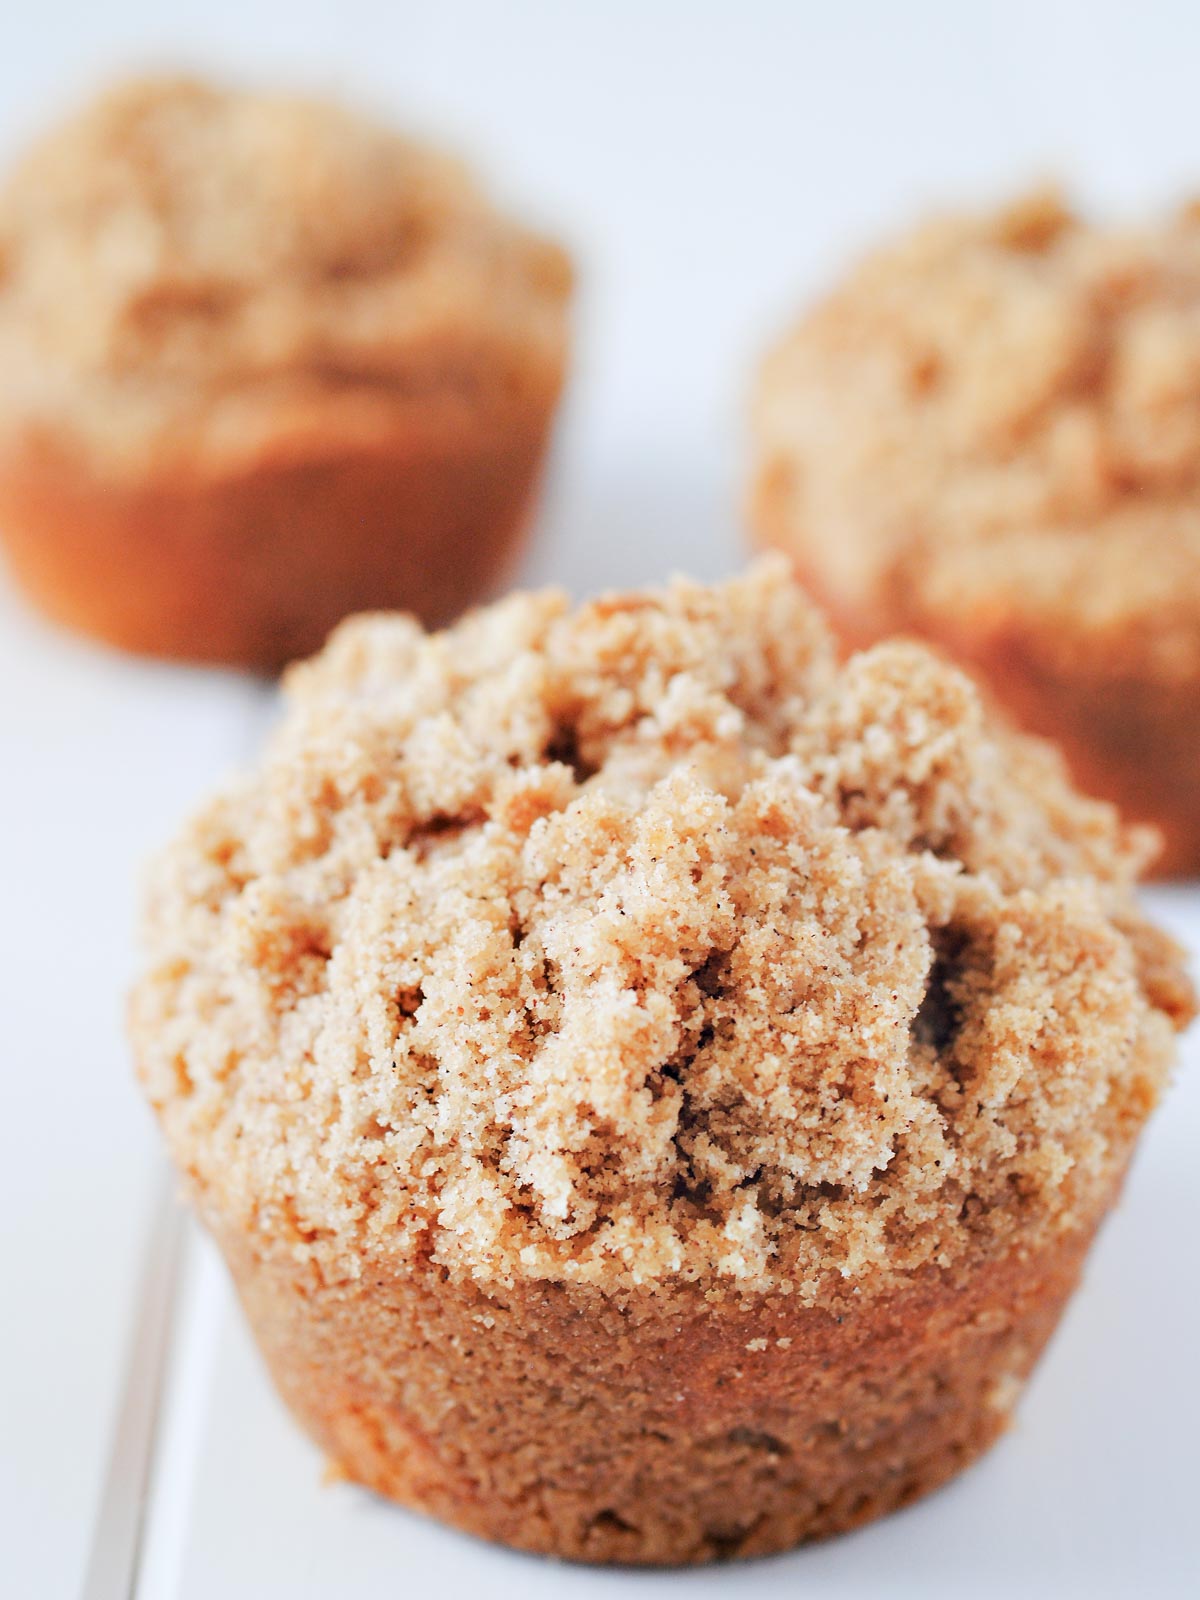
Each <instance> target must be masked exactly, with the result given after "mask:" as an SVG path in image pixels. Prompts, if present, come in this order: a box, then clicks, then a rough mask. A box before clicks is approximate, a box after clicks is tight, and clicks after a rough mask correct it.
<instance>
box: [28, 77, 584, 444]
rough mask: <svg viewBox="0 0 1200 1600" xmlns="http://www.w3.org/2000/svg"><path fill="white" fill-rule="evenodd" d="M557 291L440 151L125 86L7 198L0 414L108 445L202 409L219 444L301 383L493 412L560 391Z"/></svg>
mask: <svg viewBox="0 0 1200 1600" xmlns="http://www.w3.org/2000/svg"><path fill="white" fill-rule="evenodd" d="M569 285H570V269H569V266H568V264H567V261H566V258H565V257H564V255H563V254H562V252H561V251H560V250H559V249H558V248H557V246H555V245H552V244H551V243H549V242H548V241H547V240H544V239H541V238H538V237H536V236H535V235H533V234H531V233H528V232H526V231H525V230H523V229H521V228H519V227H518V226H516V225H515V224H513V223H511V222H509V221H508V220H507V219H506V218H504V217H503V216H502V215H501V214H500V213H499V212H497V211H496V210H495V209H494V208H493V207H492V206H491V204H490V203H489V202H488V200H487V199H486V198H485V196H484V195H483V194H482V193H481V191H480V190H479V188H478V187H477V185H476V183H475V182H474V180H473V179H472V178H471V176H470V175H469V174H468V173H467V171H466V170H465V169H464V168H463V167H462V166H461V165H460V164H459V163H458V162H457V161H455V160H453V159H451V158H450V157H448V156H445V155H443V154H441V153H440V152H438V151H437V150H434V149H431V148H429V147H428V146H425V145H422V144H418V143H415V142H413V141H412V140H409V139H406V138H403V137H401V136H399V135H398V134H396V133H394V132H393V131H392V130H391V129H390V128H387V127H385V126H383V125H381V124H379V123H376V122H373V121H371V120H369V119H368V118H366V117H363V116H359V115H356V114H353V113H352V112H350V111H348V110H346V109H344V108H342V107H339V106H337V105H334V104H329V103H325V102H322V101H319V100H311V99H303V98H299V97H296V96H287V95H283V94H263V93H251V92H247V91H242V90H234V89H226V88H220V87H217V86H214V85H211V84H207V83H203V82H199V81H195V80H191V79H180V78H162V79H157V78H156V79H147V80H144V81H137V82H133V83H130V84H127V85H123V86H121V87H119V88H117V89H115V90H113V91H111V92H110V93H108V94H107V95H105V96H104V97H102V98H101V99H100V100H99V101H97V102H96V103H94V104H92V105H91V106H89V107H87V108H86V109H85V110H83V111H82V112H81V113H80V114H78V115H77V116H76V117H74V118H73V119H71V120H69V121H68V122H66V123H65V124H64V125H63V126H62V127H60V128H59V129H58V130H56V131H55V132H53V133H52V134H50V135H49V136H48V137H46V138H45V139H44V140H43V141H42V142H41V143H40V144H39V145H37V146H36V147H35V148H34V149H33V150H32V151H31V152H30V153H29V155H28V156H27V157H26V159H25V160H24V162H23V163H22V164H21V165H20V166H19V167H18V168H17V170H16V171H15V172H14V173H13V174H12V176H11V177H10V179H9V181H8V183H7V185H6V187H5V189H4V190H3V192H2V193H0V352H2V353H3V359H4V369H5V377H4V385H3V392H2V393H0V411H2V412H4V413H7V414H8V415H9V416H10V418H14V417H15V418H16V419H18V420H26V421H28V419H30V418H33V419H34V420H39V419H40V420H43V421H44V422H46V425H49V424H50V423H58V424H59V425H62V423H63V420H64V413H65V414H66V418H67V420H68V421H70V422H71V423H72V425H73V426H74V427H75V429H76V431H77V432H79V433H80V434H81V435H82V436H83V437H84V438H85V439H87V440H88V441H90V442H91V443H92V444H94V445H96V446H98V447H99V446H104V445H107V447H108V449H109V452H110V453H112V452H114V451H118V450H119V449H121V448H124V449H126V450H129V449H132V448H134V446H135V445H136V444H138V443H142V444H144V443H145V437H144V436H145V435H146V434H147V433H148V432H149V433H151V434H158V433H162V432H163V431H164V430H165V431H167V432H168V433H169V432H170V431H171V430H172V429H174V430H183V429H184V428H185V427H187V428H190V429H191V430H192V431H193V432H194V430H195V429H196V428H197V427H199V426H200V425H201V422H203V425H204V426H205V427H206V428H208V429H209V430H210V431H211V432H212V433H213V434H214V447H215V445H216V444H217V443H223V444H225V445H228V444H229V443H230V442H231V441H232V440H233V439H235V438H236V437H237V436H238V435H239V434H240V433H244V432H245V431H246V430H248V429H249V430H250V431H251V432H253V430H254V428H255V426H256V425H258V426H264V425H265V424H264V422H263V416H265V415H269V414H270V411H271V409H272V408H274V410H276V411H277V410H278V408H279V406H280V404H281V401H282V400H284V399H287V400H290V401H291V402H292V404H293V406H294V407H296V408H297V409H299V408H300V407H301V406H302V403H303V401H304V399H305V398H306V396H308V395H310V393H311V392H318V393H328V392H329V391H344V392H345V394H346V395H347V397H348V400H349V398H357V401H358V404H359V407H360V409H363V408H367V407H368V406H369V402H370V400H371V396H372V392H373V391H374V390H378V389H379V388H380V386H384V387H385V388H387V387H389V386H391V387H395V388H397V389H398V390H399V391H401V392H411V393H420V392H423V391H425V390H427V389H429V388H431V387H435V386H450V387H453V388H457V389H458V390H461V391H462V393H463V395H464V396H465V397H466V398H467V399H469V400H471V401H472V403H474V404H476V405H478V404H479V403H481V396H480V395H479V394H478V393H477V392H476V391H478V390H480V389H484V390H485V391H486V392H485V396H484V397H483V398H486V395H489V394H490V395H493V396H494V399H495V403H497V404H499V403H501V402H502V401H503V399H504V398H505V394H506V391H508V390H512V389H514V388H515V389H520V388H521V387H522V386H525V387H529V386H532V387H533V388H535V389H536V390H538V392H541V391H542V390H544V389H546V388H548V387H549V388H554V387H556V386H557V383H558V381H559V378H560V375H561V367H562V361H563V339H564V330H563V308H564V302H565V298H566V295H567V292H568V290H569ZM376 399H378V395H377V394H376Z"/></svg>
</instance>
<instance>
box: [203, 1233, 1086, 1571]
mask: <svg viewBox="0 0 1200 1600" xmlns="http://www.w3.org/2000/svg"><path fill="white" fill-rule="evenodd" d="M1095 1220H1097V1219H1089V1221H1088V1224H1087V1225H1086V1226H1085V1227H1084V1228H1083V1229H1081V1230H1078V1231H1076V1232H1072V1233H1070V1234H1068V1235H1065V1236H1063V1237H1062V1238H1060V1239H1059V1240H1057V1241H1056V1242H1055V1243H1054V1244H1053V1245H1052V1246H1050V1247H1049V1248H1045V1249H1043V1250H1041V1251H1038V1252H1035V1253H1033V1254H1032V1255H1030V1256H1028V1257H1027V1258H1021V1257H1019V1256H1014V1257H1009V1258H1007V1259H1004V1260H1001V1261H997V1262H994V1263H989V1264H987V1265H983V1266H980V1267H979V1269H978V1270H977V1271H976V1272H974V1273H973V1274H972V1275H970V1276H969V1277H966V1278H961V1277H955V1276H954V1275H949V1274H939V1273H937V1272H932V1273H930V1272H926V1273H924V1274H922V1275H920V1276H919V1277H918V1278H917V1279H916V1280H915V1281H914V1282H913V1283H912V1284H911V1285H910V1286H909V1287H908V1288H907V1289H906V1290H905V1291H903V1292H902V1293H899V1294H896V1295H892V1296H889V1297H886V1298H884V1299H874V1298H870V1297H867V1298H865V1299H863V1300H860V1301H857V1302H854V1303H851V1304H849V1305H848V1306H846V1307H845V1308H844V1309H843V1310H841V1311H838V1312H829V1311H825V1310H823V1309H820V1308H818V1307H801V1306H798V1305H797V1304H796V1303H795V1301H794V1300H793V1299H791V1298H790V1297H787V1296H780V1295H775V1296H772V1295H761V1296H755V1297H751V1298H748V1299H745V1300H742V1301H738V1300H733V1301H731V1302H728V1303H718V1304H715V1305H714V1304H710V1303H709V1302H708V1301H707V1300H706V1298H705V1294H704V1292H703V1290H702V1289H700V1288H699V1287H693V1289H692V1291H691V1292H682V1293H679V1294H678V1295H677V1296H676V1297H675V1298H674V1299H673V1300H664V1298H663V1297H662V1296H661V1295H660V1294H658V1293H656V1292H651V1293H643V1294H641V1295H639V1294H637V1293H636V1292H635V1293H633V1294H631V1295H629V1296H628V1297H627V1298H623V1299H621V1300H619V1301H614V1300H612V1299H611V1298H609V1297H606V1296H605V1295H604V1294H602V1293H597V1292H593V1293H591V1294H582V1293H579V1292H572V1291H570V1290H568V1289H566V1288H564V1287H563V1286H561V1285H531V1284H522V1285H520V1286H518V1287H515V1288H514V1289H512V1290H507V1291H503V1292H501V1293H498V1294H488V1293H486V1292H484V1291H483V1290H482V1289H481V1288H480V1287H479V1286H478V1285H475V1284H471V1283H462V1282H455V1281H453V1280H451V1279H449V1278H448V1277H447V1275H446V1274H445V1273H444V1272H442V1271H438V1270H437V1269H436V1268H434V1267H433V1266H432V1265H430V1264H429V1263H425V1264H424V1265H423V1266H418V1267H416V1268H415V1270H413V1271H411V1272H406V1273H405V1274H403V1275H402V1276H400V1277H398V1278H392V1279H387V1278H381V1277H378V1276H376V1275H374V1274H372V1275H371V1276H370V1277H369V1278H367V1279H364V1280H361V1281H358V1282H353V1283H344V1284H337V1285H330V1284H327V1283H324V1282H322V1281H321V1279H320V1277H319V1275H317V1274H314V1273H313V1272H312V1270H311V1268H305V1267H303V1266H299V1265H297V1264H295V1263H288V1262H284V1261H268V1260H265V1259H263V1258H262V1257H261V1256H258V1255H256V1254H255V1253H254V1251H253V1250H252V1249H251V1248H249V1247H248V1245H247V1241H246V1238H245V1236H244V1235H242V1234H237V1233H233V1234H230V1233H228V1232H224V1233H223V1232H221V1231H220V1223H219V1221H218V1223H217V1228H218V1233H217V1237H218V1239H219V1240H220V1242H221V1245H222V1249H223V1251H224V1254H225V1258H226V1260H227V1262H228V1263H229V1265H230V1268H231V1271H232V1273H233V1277H234V1281H235V1283H236V1285H237V1288H238V1293H239V1296H240V1298H241V1302H242V1305H243V1307H244V1309H245V1312H246V1315H247V1318H248V1320H249V1323H250V1326H251V1328H252V1330H253V1332H254V1335H255V1338H256V1340H257V1342H258V1345H259V1348H260V1350H261V1351H262V1354H263V1357H264V1360H265V1362H266V1364H267V1368H268V1371H269V1372H270V1374H271V1377H272V1379H273V1381H274V1382H275V1384H276V1386H277V1388H278V1390H279V1393H280V1395H281V1396H282V1398H283V1399H284V1401H285V1402H286V1403H287V1405H288V1406H289V1408H290V1409H291V1411H292V1412H293V1414H294V1415H295V1416H296V1417H297V1418H298V1419H299V1420H300V1421H301V1422H302V1423H303V1425H304V1427H305V1428H306V1430H307V1431H308V1433H309V1434H310V1435H311V1436H312V1438H313V1439H314V1440H316V1442H317V1443H318V1444H319V1445H320V1446H321V1448H322V1449H323V1450H324V1451H325V1452H326V1454H327V1455H328V1458H329V1461H330V1463H331V1466H332V1467H333V1468H334V1470H335V1471H337V1472H339V1473H341V1474H342V1475H344V1476H345V1477H347V1478H350V1479H353V1480H354V1481H356V1482H358V1483H362V1484H365V1485H366V1486H367V1487H368V1488H370V1489H373V1490H375V1491H376V1492H377V1493H379V1494H382V1495H385V1496H387V1497H388V1498H389V1499H392V1500H396V1501H398V1502H400V1503H401V1504H402V1505H405V1506H408V1507H410V1508H411V1509H413V1510H416V1511H420V1512H424V1513H425V1514H427V1515H429V1516H433V1517H437V1518H439V1519H441V1520H442V1521H444V1522H449V1523H451V1524H452V1525H454V1526H455V1527H458V1528H461V1529H463V1530H465V1531H466V1532H468V1533H472V1534H475V1535H477V1536H479V1537H482V1538H485V1539H493V1540H497V1541H500V1542H501V1543H504V1544H508V1545H512V1546H514V1547H516V1548H517V1549H521V1550H530V1551H536V1552H538V1553H540V1554H545V1555H555V1556H560V1557H565V1558H567V1559H569V1560H578V1561H588V1562H612V1563H621V1564H638V1565H641V1564H647V1565H682V1564H690V1563H699V1562H707V1561H719V1560H729V1559H732V1558H735V1557H748V1556H762V1555H768V1554H771V1553H773V1552H776V1551H780V1550H786V1549H789V1548H790V1547H792V1546H793V1545H796V1544H799V1543H802V1542H804V1541H806V1540H812V1539H820V1538H825V1537H828V1536H829V1535H832V1534H837V1533H843V1532H846V1531H847V1530H849V1529H851V1528H854V1527H857V1526H859V1525H860V1524H861V1523H864V1522H868V1521H871V1520H872V1519H873V1518H875V1517H878V1516H882V1515H884V1514H885V1513H887V1512H889V1511H892V1510H895V1509H897V1508H898V1507H900V1506H903V1505H907V1504H909V1503H910V1502H911V1501H913V1500H915V1499H918V1498H919V1497H920V1496H922V1495H924V1494H927V1493H929V1492H930V1491H931V1490H933V1489H936V1488H938V1487H939V1486H940V1485H941V1484H942V1483H944V1482H945V1481H946V1480H947V1479H948V1478H951V1477H953V1476H954V1475H955V1474H956V1473H958V1472H960V1471H961V1470H962V1469H963V1468H964V1467H966V1466H968V1465H969V1464H970V1463H971V1462H972V1461H973V1460H975V1459H976V1457H977V1456H979V1455H980V1454H981V1453H982V1452H983V1451H984V1450H986V1449H987V1448H988V1446H989V1445H991V1444H992V1443H993V1442H994V1441H995V1440H996V1439H997V1438H998V1437H999V1435H1000V1434H1001V1433H1002V1432H1003V1431H1004V1429H1005V1428H1006V1427H1007V1425H1008V1422H1009V1418H1010V1415H1011V1411H1012V1408H1013V1406H1014V1404H1015V1402H1016V1400H1017V1398H1018V1396H1019V1394H1020V1392H1021V1390H1022V1388H1023V1386H1024V1381H1025V1379H1026V1377H1027V1376H1028V1374H1029V1372H1030V1370H1031V1368H1032V1367H1033V1365H1034V1363H1035V1361H1036V1360H1037V1358H1038V1356H1039V1354H1040V1353H1041V1350H1042V1348H1043V1346H1044V1344H1045V1343H1046V1340H1047V1339H1048V1338H1049V1337H1050V1335H1051V1333H1052V1332H1053V1330H1054V1328H1055V1325H1056V1324H1057V1322H1058V1319H1059V1316H1060V1314H1061V1312H1062V1309H1063V1307H1064V1305H1065V1303H1066V1301H1067V1299H1068V1298H1069V1296H1070V1294H1071V1292H1072V1291H1073V1289H1074V1287H1075V1284H1076V1281H1077V1278H1078V1274H1079V1270H1080V1266H1081V1264H1082V1261H1083V1257H1084V1255H1085V1253H1086V1250H1087V1246H1088V1244H1089V1242H1090V1233H1091V1227H1092V1224H1093V1223H1094V1221H1095Z"/></svg>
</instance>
